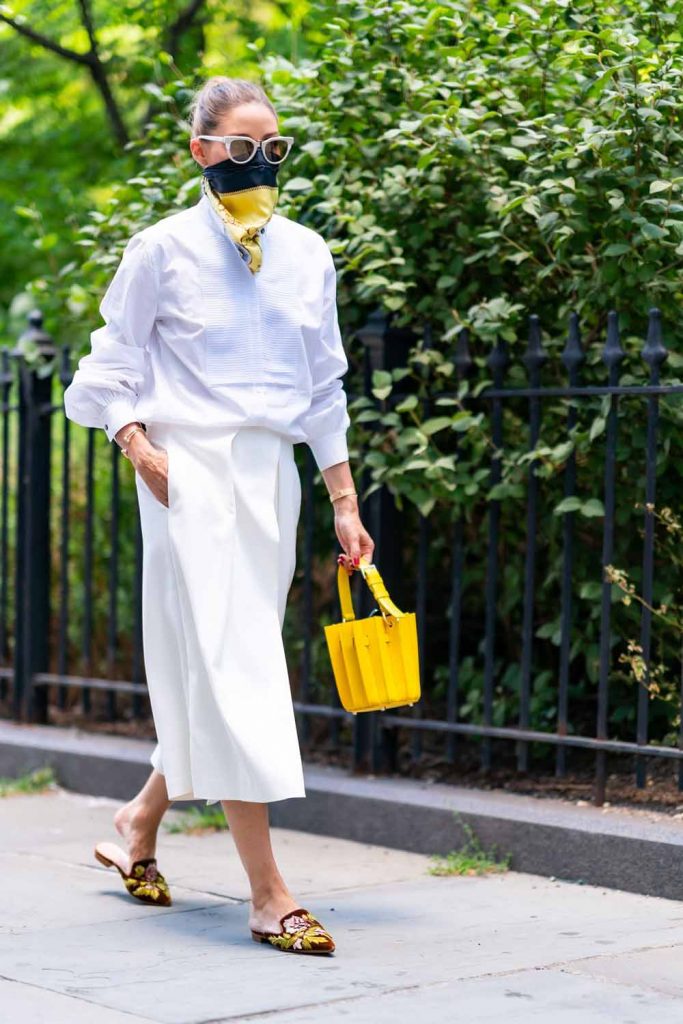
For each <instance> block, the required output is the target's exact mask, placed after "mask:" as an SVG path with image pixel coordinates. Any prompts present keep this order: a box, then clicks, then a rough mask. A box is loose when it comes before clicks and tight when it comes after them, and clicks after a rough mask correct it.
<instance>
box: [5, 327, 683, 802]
mask: <svg viewBox="0 0 683 1024" xmlns="http://www.w3.org/2000/svg"><path fill="white" fill-rule="evenodd" d="M26 341H28V342H30V343H31V347H32V348H33V349H34V350H35V346H36V344H37V347H38V349H39V351H40V352H41V353H42V356H43V358H42V359H39V360H38V361H37V362H36V361H33V360H32V361H29V360H28V359H27V358H26V356H25V354H24V351H25V346H24V345H23V344H20V346H19V347H18V348H17V349H15V350H13V351H8V350H4V351H3V352H2V363H1V367H0V368H1V375H0V381H1V385H2V410H1V416H2V419H1V423H2V425H1V428H0V436H1V440H0V458H1V460H2V484H1V487H0V662H1V664H0V698H1V699H2V707H3V708H4V713H5V714H6V715H8V716H11V717H13V718H14V719H16V720H28V721H37V722H53V723H55V724H63V723H72V722H78V723H79V724H84V723H85V724H87V725H88V726H89V727H91V728H101V729H106V730H112V729H117V728H126V729H127V730H128V731H129V732H133V733H137V734H140V735H153V733H152V731H151V730H152V728H153V727H152V722H151V716H150V709H149V705H148V702H147V689H146V685H145V676H144V655H143V647H142V627H141V621H142V620H141V602H140V593H141V565H142V536H141V531H140V524H139V519H138V515H137V497H136V493H135V487H134V480H133V477H132V469H131V467H130V464H129V463H127V462H126V460H123V461H122V456H121V454H120V451H119V449H118V446H117V445H115V444H111V445H110V444H109V443H108V442H107V441H106V438H105V437H104V434H103V432H102V431H98V430H94V429H88V430H84V429H83V428H80V427H75V426H74V425H73V424H71V423H70V422H69V421H68V420H67V419H66V417H65V416H64V410H63V401H62V396H63V391H64V389H65V388H66V386H67V385H68V384H69V383H70V380H71V375H72V368H71V361H72V360H71V353H70V352H69V350H68V349H61V350H59V352H57V353H56V350H55V349H54V346H53V345H52V341H51V339H50V338H49V337H48V336H47V335H46V334H45V333H44V332H43V330H42V321H41V317H40V314H39V313H33V314H32V315H31V317H30V325H29V330H28V331H27V332H26V335H25V336H24V338H23V339H22V342H26ZM415 341H416V337H415V336H414V335H413V334H411V333H410V332H408V331H402V330H396V329H395V328H393V327H392V326H391V325H390V324H387V323H386V322H385V320H384V319H383V318H382V317H381V316H379V315H377V316H375V317H373V318H371V320H370V321H369V322H368V324H367V325H366V327H365V328H364V330H363V331H360V332H358V335H357V336H356V337H355V338H354V339H353V349H354V360H355V375H354V379H355V380H356V381H359V382H360V388H359V389H358V392H357V394H356V395H354V394H352V393H349V401H350V406H351V410H352V418H353V407H354V399H355V398H357V397H359V396H360V395H363V396H365V398H366V399H368V398H370V399H371V400H372V401H373V402H374V403H375V404H377V405H378V406H381V408H382V409H383V410H384V411H386V410H387V409H390V408H391V406H392V403H397V402H400V401H401V399H402V398H404V397H405V392H400V393H399V391H398V390H394V391H392V394H391V397H390V399H389V401H385V400H381V401H380V400H377V399H375V398H374V396H373V373H374V371H376V370H382V371H385V372H386V371H389V372H390V371H391V370H392V368H394V367H400V366H403V365H405V363H406V359H407V357H408V353H409V349H410V346H411V345H412V344H414V343H415ZM422 342H423V343H424V344H425V345H426V346H427V347H428V346H429V344H430V335H429V332H428V331H427V332H426V333H425V336H424V338H423V339H422ZM478 349H481V346H480V345H478V344H477V341H476V339H470V337H469V335H468V332H467V331H466V330H463V331H461V332H460V334H459V335H458V336H457V337H456V338H455V340H454V342H453V345H452V350H451V351H450V352H449V353H447V354H448V355H449V358H450V359H451V360H452V363H453V366H454V369H455V379H456V383H457V382H462V381H468V380H469V381H473V380H474V381H476V380H480V383H481V386H480V387H478V388H470V389H469V391H468V396H469V397H468V398H467V402H468V403H469V407H470V408H471V409H472V410H473V411H474V410H477V411H479V412H482V411H483V412H484V414H485V422H486V426H487V430H488V432H489V434H490V441H491V457H490V462H489V463H488V464H487V465H485V466H484V465H483V466H482V467H481V468H482V469H485V470H486V475H487V481H488V485H489V486H491V487H492V488H494V492H493V493H494V494H495V493H496V491H495V488H496V486H497V485H500V483H501V474H502V468H501V467H502V462H501V458H500V454H501V453H502V452H504V451H505V449H506V446H508V445H510V444H511V443H513V442H514V444H516V445H517V447H519V445H520V439H519V431H520V430H523V431H524V432H525V435H526V442H525V445H526V447H527V449H528V451H529V452H533V451H535V450H536V449H537V447H538V445H539V443H540V441H541V440H542V439H546V440H548V439H549V440H550V441H552V443H554V444H558V443H560V442H561V441H562V440H563V439H566V438H567V437H569V436H571V434H572V432H573V431H575V430H576V429H577V428H578V427H580V425H581V422H582V417H584V418H585V419H586V422H587V423H590V424H591V426H590V430H591V434H594V435H595V437H594V439H593V444H592V447H591V449H590V453H589V455H588V456H585V455H584V457H583V458H581V457H580V456H579V455H577V451H576V449H575V448H573V447H571V446H570V448H569V449H568V452H567V455H566V458H565V459H564V462H563V465H562V466H561V468H560V470H559V471H558V472H557V473H555V474H554V475H553V476H552V477H551V478H550V479H544V478H542V477H541V476H539V473H538V461H537V460H536V459H534V458H530V459H529V461H528V466H527V468H526V471H525V472H526V480H525V486H524V488H523V493H519V489H518V490H517V491H516V492H515V491H514V490H513V491H512V492H511V493H510V494H506V493H503V494H502V495H501V496H500V497H492V498H491V497H488V498H487V500H485V501H483V500H481V499H480V498H477V499H476V500H473V507H472V509H471V510H468V513H469V514H468V515H459V516H454V515H453V511H452V509H449V508H448V507H447V504H446V503H441V505H439V506H437V507H435V508H434V510H433V511H432V512H430V514H428V515H421V514H420V513H419V511H418V510H417V509H416V508H414V507H405V506H404V507H403V508H402V509H399V507H398V506H397V503H396V501H395V500H394V497H392V494H391V493H390V491H389V489H388V488H387V487H385V486H382V487H380V488H378V489H375V490H374V491H372V493H370V494H369V496H368V497H367V498H366V499H363V497H362V493H361V501H360V508H361V516H362V518H363V521H364V523H365V525H366V526H367V528H368V530H369V531H370V533H371V534H372V536H373V539H374V540H375V543H376V548H375V562H376V563H377V564H378V566H379V568H380V572H381V573H382V576H383V578H384V580H385V582H386V584H387V586H388V588H389V591H390V593H391V594H392V597H393V598H394V599H395V600H396V602H397V604H399V606H400V607H404V608H406V609H408V610H415V611H416V613H417V622H418V634H419V645H420V669H421V679H422V688H423V699H422V701H421V702H420V703H419V705H416V706H415V707H414V708H413V709H412V713H405V712H403V713H395V712H380V713H370V714H363V715H357V716H353V715H350V714H348V713H347V712H345V711H344V709H343V708H342V707H341V706H340V704H339V701H338V699H337V695H336V689H335V686H334V681H333V679H332V675H331V669H330V666H329V660H328V658H327V652H326V648H325V643H324V636H323V630H322V625H323V623H324V622H329V621H333V620H335V619H337V618H338V603H337V595H336V553H337V551H338V550H339V545H338V543H337V541H336V537H335V536H334V532H333V528H332V519H331V515H332V513H331V511H330V506H329V503H328V502H327V501H326V500H325V494H324V486H323V485H322V484H321V483H319V482H318V483H317V485H316V467H315V463H314V461H313V458H312V455H311V453H310V451H309V449H308V447H307V446H306V445H301V446H297V448H296V453H297V460H298V461H299V465H300V471H301V474H302V485H303V503H302V516H301V520H300V524H299V555H298V566H297V571H296V575H295V580H294V584H293V587H292V591H291V593H290V601H289V604H288V611H287V617H286V621H285V643H286V648H287V652H288V661H289V663H290V667H291V670H292V678H293V683H294V686H293V689H294V697H295V701H294V707H295V710H296V713H297V716H298V723H299V730H300V736H301V740H302V744H303V745H304V747H305V750H306V751H307V752H309V753H311V754H316V755H317V754H320V756H323V757H326V758H328V759H332V760H335V759H340V758H341V763H345V764H347V765H349V766H350V767H351V768H352V770H361V771H368V770H371V771H375V772H383V771H397V770H398V771H409V770H410V765H411V764H415V763H416V762H419V761H420V760H421V759H424V758H431V759H433V760H435V761H440V762H443V763H446V764H451V765H457V763H458V759H459V758H460V757H461V756H463V755H467V756H470V757H472V754H473V752H476V756H477V757H478V758H479V763H480V765H481V768H482V769H483V770H484V771H486V770H489V769H490V768H491V767H492V765H493V764H494V763H495V764H503V763H505V764H506V765H507V766H508V768H509V770H510V771H511V772H514V771H518V772H527V771H529V770H530V769H531V767H532V766H533V765H534V764H536V765H539V764H543V765H545V766H546V767H547V766H548V763H549V751H553V752H554V754H553V756H552V757H551V758H550V760H552V761H553V767H554V770H555V773H556V774H557V775H558V776H562V775H564V774H565V773H566V772H567V769H568V765H567V759H568V755H569V752H570V751H572V752H573V754H572V756H574V757H577V756H579V754H580V753H581V752H583V755H584V756H589V757H590V758H592V759H593V760H594V772H595V791H594V799H595V802H596V803H602V802H603V801H604V798H605V787H606V779H607V763H608V762H607V759H608V757H609V756H610V755H619V756H620V758H623V756H624V755H628V756H630V757H631V758H632V759H633V767H634V770H635V773H636V781H637V784H638V785H639V786H644V785H645V782H646V770H647V763H648V759H650V758H656V759H662V758H664V759H673V760H675V761H676V762H677V765H678V786H679V788H680V789H683V727H682V726H681V718H680V708H681V696H682V692H683V691H682V688H683V674H682V673H681V669H680V665H681V661H680V657H677V656H676V655H673V656H672V654H671V644H672V642H673V643H674V645H675V642H676V637H677V635H678V634H677V632H676V625H675V624H674V625H671V623H670V622H669V625H668V626H665V627H663V629H660V628H659V626H658V622H657V623H656V622H655V621H654V618H653V615H654V605H655V604H656V602H657V601H660V603H661V604H662V605H664V604H666V603H668V605H669V606H675V604H676V594H677V591H678V592H680V574H679V568H680V567H679V566H678V564H677V563H676V562H675V560H673V561H672V559H671V558H670V557H667V558H663V557H662V555H661V553H659V552H658V547H657V533H656V515H655V513H656V509H657V508H658V499H659V495H658V491H659V492H662V498H663V501H664V502H665V504H666V505H667V507H669V506H673V507H675V504H676V498H677V495H678V493H680V480H679V476H678V468H675V470H674V467H676V462H677V460H678V453H679V451H680V444H679V441H680V436H681V434H680V431H681V425H682V423H683V420H681V418H680V404H679V402H680V396H681V395H682V394H683V384H681V383H680V381H679V380H678V379H676V378H673V377H672V379H671V380H669V381H668V382H665V381H662V379H661V370H662V366H663V364H664V363H665V360H666V358H667V351H666V349H665V347H664V345H663V342H662V331H661V324H660V318H659V314H658V312H657V311H656V310H653V311H651V313H650V318H649V325H648V331H647V338H646V340H645V343H644V344H643V345H642V346H639V348H638V350H637V351H636V350H633V351H632V352H630V353H628V352H627V351H625V349H624V348H623V347H622V342H621V340H620V337H619V328H618V323H617V317H616V314H615V313H611V314H610V315H609V317H608V326H607V335H606V340H605V341H604V343H603V342H602V340H599V341H596V342H595V343H593V344H591V346H590V350H588V349H584V347H583V346H582V343H581V339H580V333H579V323H578V319H577V317H576V316H573V317H572V318H571V322H570V325H569V331H568V336H567V338H566V340H565V341H563V347H562V348H561V350H560V349H559V347H558V346H557V345H555V347H554V351H551V352H549V351H547V350H546V349H544V347H543V345H542V343H541V328H540V324H539V322H538V319H537V318H536V317H531V318H530V321H529V337H528V343H527V346H526V350H525V351H524V353H523V355H522V358H521V360H517V361H516V360H515V359H514V358H512V356H513V355H514V353H511V351H510V346H509V345H508V343H506V342H505V341H502V340H498V341H497V343H496V344H495V346H494V347H493V348H492V350H491V351H490V352H489V353H488V354H486V353H484V352H483V351H478ZM55 365H58V372H55V369H54V368H55ZM625 365H626V369H627V371H628V372H623V371H624V366H625ZM601 372H604V376H605V377H606V379H604V380H603V382H602V383H601V382H600V374H601ZM639 373H640V379H639V377H638V374H639ZM543 376H545V377H546V379H544V380H543V381H542V377H543ZM455 393H457V392H450V391H448V390H444V389H440V390H439V392H438V394H437V393H436V392H434V393H431V394H430V395H428V396H427V397H426V398H423V400H422V401H423V404H424V405H425V406H426V407H427V408H428V407H431V406H433V405H434V403H435V402H436V401H437V399H443V398H444V397H446V396H448V395H449V394H455ZM596 403H597V404H596ZM662 403H665V404H666V405H665V411H666V415H665V416H662ZM549 410H550V411H549ZM596 423H598V426H597V427H596V426H595V424H596ZM452 451H453V452H454V454H455V456H456V458H457V454H458V447H457V438H456V439H454V441H453V446H452ZM355 454H356V456H360V454H361V453H360V452H355ZM360 464H361V463H360V461H358V465H359V466H360ZM122 465H123V466H124V467H128V468H124V470H123V471H122V469H121V467H122ZM354 476H355V477H356V481H357V484H358V485H359V492H363V491H365V490H366V489H367V488H368V486H369V484H370V470H369V468H367V467H366V468H365V469H364V471H363V472H362V473H361V471H360V469H359V470H358V471H357V472H355V473H354ZM596 491H597V492H599V494H600V501H599V502H597V503H596V499H595V497H592V498H588V499H586V498H585V495H586V494H589V495H593V496H594V495H595V493H596ZM582 494H583V495H584V497H583V498H582ZM586 500H588V501H589V502H592V503H593V505H592V508H591V509H590V511H591V515H589V516H584V515H583V514H582V507H583V506H582V503H583V504H584V505H585V501H586ZM558 509H559V512H558ZM611 564H617V565H622V566H624V567H625V568H628V569H629V571H630V572H631V574H632V577H633V578H634V579H635V580H636V581H637V585H638V590H639V592H640V595H641V596H642V601H639V602H633V603H632V604H630V605H629V604H628V603H627V602H626V603H625V602H622V601H621V600H620V593H619V588H618V587H617V586H616V585H615V583H614V582H613V580H611V579H610V578H609V577H608V575H607V574H606V572H605V567H606V566H608V565H611ZM352 590H353V593H354V599H355V606H356V610H357V614H360V615H367V614H369V613H370V611H371V610H372V599H371V597H370V595H369V593H368V591H367V589H366V588H365V586H364V584H363V582H362V579H361V578H360V576H359V574H356V575H355V576H354V578H353V581H352ZM634 631H635V635H637V638H638V640H639V645H638V651H639V652H640V653H639V657H640V664H641V665H642V673H641V676H642V677H641V678H640V679H638V680H636V682H635V683H634V681H633V678H632V675H629V672H628V671H627V670H626V669H624V668H623V667H622V666H623V664H624V659H623V657H621V656H622V655H623V652H624V649H625V648H626V647H627V645H628V643H629V638H630V637H632V636H633V635H634ZM677 649H678V650H679V649H680V645H679V648H677ZM655 661H656V664H657V672H659V673H660V675H659V676H658V678H659V679H660V682H661V673H664V675H665V676H666V679H665V680H664V683H663V684H662V685H661V686H658V688H657V690H656V692H655V693H654V694H653V688H652V687H651V686H650V685H649V684H650V683H651V682H652V679H653V677H654V675H655V674H656V673H655V670H654V665H655ZM676 680H678V682H676ZM653 696H654V697H655V699H656V705H655V710H656V713H655V714H654V719H653V711H652V709H653ZM406 711H407V709H406ZM494 741H496V742H495V743H494ZM494 747H495V750H496V757H495V758H494ZM510 751H514V754H515V761H514V763H513V762H510V761H509V756H510ZM506 758H507V761H506Z"/></svg>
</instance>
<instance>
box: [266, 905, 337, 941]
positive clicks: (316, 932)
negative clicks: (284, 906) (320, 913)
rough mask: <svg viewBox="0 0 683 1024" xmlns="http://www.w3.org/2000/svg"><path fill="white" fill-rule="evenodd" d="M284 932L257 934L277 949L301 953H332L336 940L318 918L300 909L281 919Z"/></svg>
mask: <svg viewBox="0 0 683 1024" xmlns="http://www.w3.org/2000/svg"><path fill="white" fill-rule="evenodd" d="M281 922H282V928H283V931H282V932H257V933H256V934H257V935H263V936H264V937H265V938H266V939H267V940H268V942H270V944H271V945H272V946H275V947H276V948H277V949H285V950H298V951H300V952H312V951H313V952H332V950H333V949H334V948H335V946H334V940H333V939H332V936H331V935H330V933H329V932H328V931H326V929H325V928H323V926H322V925H321V923H320V921H318V920H317V918H315V917H313V915H312V914H311V913H309V912H308V910H304V909H303V908H302V907H299V908H298V909H297V910H292V911H291V912H290V913H289V914H285V916H284V917H283V918H281Z"/></svg>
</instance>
